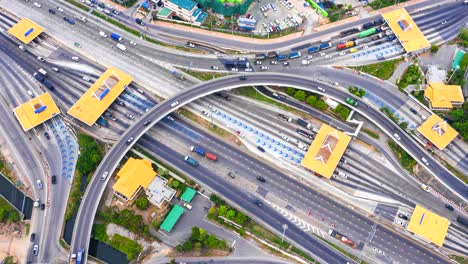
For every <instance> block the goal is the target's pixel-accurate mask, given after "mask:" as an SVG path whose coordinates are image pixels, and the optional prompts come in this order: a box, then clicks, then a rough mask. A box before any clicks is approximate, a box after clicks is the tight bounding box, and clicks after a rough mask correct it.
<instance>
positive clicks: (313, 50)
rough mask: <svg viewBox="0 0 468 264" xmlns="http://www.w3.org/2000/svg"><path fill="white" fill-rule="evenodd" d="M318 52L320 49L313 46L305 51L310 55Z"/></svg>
mask: <svg viewBox="0 0 468 264" xmlns="http://www.w3.org/2000/svg"><path fill="white" fill-rule="evenodd" d="M319 50H320V47H319V46H313V47H310V48H309V49H308V50H307V52H308V53H310V54H312V53H315V52H317V51H319Z"/></svg>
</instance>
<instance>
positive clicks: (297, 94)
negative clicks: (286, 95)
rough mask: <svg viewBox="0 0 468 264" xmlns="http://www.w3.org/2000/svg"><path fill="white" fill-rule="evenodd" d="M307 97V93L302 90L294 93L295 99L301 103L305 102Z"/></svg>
mask: <svg viewBox="0 0 468 264" xmlns="http://www.w3.org/2000/svg"><path fill="white" fill-rule="evenodd" d="M305 97H306V93H305V92H304V91H302V90H296V92H295V93H294V98H296V99H297V100H299V101H304V100H305Z"/></svg>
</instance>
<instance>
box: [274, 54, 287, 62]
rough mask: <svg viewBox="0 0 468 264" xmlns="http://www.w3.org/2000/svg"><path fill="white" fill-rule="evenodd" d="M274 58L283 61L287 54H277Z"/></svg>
mask: <svg viewBox="0 0 468 264" xmlns="http://www.w3.org/2000/svg"><path fill="white" fill-rule="evenodd" d="M276 59H277V60H278V61H285V60H287V59H288V55H284V54H279V55H278V56H277V57H276Z"/></svg>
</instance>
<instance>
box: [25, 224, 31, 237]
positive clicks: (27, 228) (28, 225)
mask: <svg viewBox="0 0 468 264" xmlns="http://www.w3.org/2000/svg"><path fill="white" fill-rule="evenodd" d="M25 228H26V230H25V233H26V235H29V230H30V229H31V225H30V224H29V223H26V225H25Z"/></svg>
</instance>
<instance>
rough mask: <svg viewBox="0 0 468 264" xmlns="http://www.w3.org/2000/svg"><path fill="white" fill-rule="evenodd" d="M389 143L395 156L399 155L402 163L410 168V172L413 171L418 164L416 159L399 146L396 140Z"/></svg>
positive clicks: (404, 166) (406, 167)
mask: <svg viewBox="0 0 468 264" xmlns="http://www.w3.org/2000/svg"><path fill="white" fill-rule="evenodd" d="M388 145H389V146H390V148H391V149H392V151H393V153H394V154H395V156H397V158H398V160H399V161H400V164H401V165H402V166H403V168H405V169H406V170H408V171H409V172H411V173H413V168H414V166H415V165H416V163H417V162H416V160H415V159H413V157H411V156H410V155H409V154H408V153H407V152H406V151H404V150H403V149H402V148H401V147H400V146H398V145H397V144H396V143H395V142H393V141H389V142H388Z"/></svg>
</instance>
